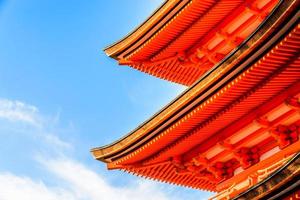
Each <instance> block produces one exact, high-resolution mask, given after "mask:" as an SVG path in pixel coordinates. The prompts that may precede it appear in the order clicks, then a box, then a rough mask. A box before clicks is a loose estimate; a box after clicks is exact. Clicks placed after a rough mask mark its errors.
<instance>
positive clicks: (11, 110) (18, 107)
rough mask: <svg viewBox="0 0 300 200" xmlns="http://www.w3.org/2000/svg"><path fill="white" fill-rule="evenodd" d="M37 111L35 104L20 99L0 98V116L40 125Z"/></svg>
mask: <svg viewBox="0 0 300 200" xmlns="http://www.w3.org/2000/svg"><path fill="white" fill-rule="evenodd" d="M37 113H38V109H37V108H36V107H35V106H32V105H28V104H26V103H24V102H21V101H13V100H8V99H0V118H3V119H7V120H10V121H13V122H23V123H26V124H29V125H33V126H36V127H40V126H41V121H40V119H39V117H38V114H37Z"/></svg>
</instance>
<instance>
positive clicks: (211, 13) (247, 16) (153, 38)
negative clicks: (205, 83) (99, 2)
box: [105, 0, 279, 86]
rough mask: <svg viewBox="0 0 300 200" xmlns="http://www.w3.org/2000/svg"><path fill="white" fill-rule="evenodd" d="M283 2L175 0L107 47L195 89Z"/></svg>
mask: <svg viewBox="0 0 300 200" xmlns="http://www.w3.org/2000/svg"><path fill="white" fill-rule="evenodd" d="M278 2H279V0H255V1H249V0H246V1H245V0H220V1H215V0H169V1H166V2H165V3H164V4H163V5H162V6H161V7H160V8H159V9H158V10H157V11H156V12H155V13H154V14H153V15H152V16H151V17H150V18H149V19H147V20H146V21H145V22H144V23H143V24H142V25H141V26H140V27H138V28H137V29H136V30H135V31H134V32H132V33H131V34H129V35H128V36H127V37H125V38H124V39H122V40H121V41H119V42H117V43H115V44H114V45H112V46H110V47H108V48H106V49H105V52H106V53H107V55H109V56H111V57H113V58H115V59H116V60H117V61H118V62H119V63H120V64H121V65H129V66H131V67H133V68H135V69H137V70H140V71H142V72H146V73H148V74H151V75H153V76H156V77H159V78H162V79H166V80H168V81H172V82H176V83H180V84H183V85H188V86H189V85H191V84H193V83H194V82H195V81H196V80H198V79H199V78H200V77H201V76H203V75H204V74H205V73H206V72H207V71H208V70H210V69H211V68H212V67H213V66H215V65H216V64H218V63H219V62H220V61H222V60H223V59H225V58H226V57H227V56H228V55H229V54H230V53H231V52H232V51H233V50H234V49H236V48H238V47H239V46H240V45H241V44H242V43H243V42H244V41H245V40H246V39H247V38H248V37H249V36H250V35H251V34H252V33H253V32H254V31H255V30H256V29H257V27H258V26H259V25H260V24H261V23H262V22H263V21H264V20H265V19H266V17H267V16H268V15H269V13H270V12H271V11H272V10H273V9H274V7H275V6H276V5H277V3H278Z"/></svg>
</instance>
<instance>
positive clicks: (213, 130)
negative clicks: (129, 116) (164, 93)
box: [91, 0, 300, 200]
mask: <svg viewBox="0 0 300 200" xmlns="http://www.w3.org/2000/svg"><path fill="white" fill-rule="evenodd" d="M299 4H300V0H251V1H250V0H219V1H216V0H166V1H164V3H163V4H162V5H161V7H159V8H158V9H157V10H156V11H155V12H154V13H153V14H152V15H151V16H150V17H149V18H148V19H147V20H146V21H145V22H144V23H143V24H141V25H140V26H139V27H138V28H137V29H136V30H134V31H133V32H132V33H130V34H129V35H127V36H126V37H125V38H123V39H122V40H120V41H119V42H117V43H115V44H113V45H111V46H109V47H108V48H106V49H105V53H106V54H107V55H108V56H110V57H112V58H114V59H115V60H117V61H118V63H119V64H120V65H128V66H130V67H132V68H134V69H136V70H139V71H142V72H144V73H148V74H149V75H152V76H156V77H158V78H161V79H165V80H167V81H171V82H175V83H179V84H183V85H186V86H188V88H187V89H186V90H185V91H184V92H183V93H182V94H181V95H179V96H178V97H177V98H176V99H174V100H173V101H172V102H170V103H169V104H168V105H166V106H165V107H164V108H163V109H161V110H160V111H159V112H158V113H157V114H155V115H154V116H152V117H151V118H150V119H149V120H147V121H146V122H144V123H143V124H141V125H140V126H138V127H137V128H136V129H135V130H133V131H132V132H130V133H129V134H127V135H125V136H124V137H123V138H121V139H119V140H118V141H115V142H114V143H112V144H109V145H107V146H104V147H98V148H94V149H92V150H91V152H92V154H93V156H94V158H95V159H97V160H100V161H102V162H105V163H106V164H107V167H108V169H121V170H124V171H126V172H129V173H132V174H135V175H139V176H142V177H144V178H149V179H153V180H157V181H161V182H166V183H170V184H176V185H180V186H186V187H191V188H194V189H199V190H207V191H212V192H215V193H216V195H215V196H214V197H212V198H211V199H288V200H289V199H300V189H299V187H300V153H299V152H300V140H299V137H300V56H299V54H300V24H299V16H300V11H299V10H300V9H299V8H300V5H299Z"/></svg>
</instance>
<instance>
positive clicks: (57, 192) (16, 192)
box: [0, 173, 75, 200]
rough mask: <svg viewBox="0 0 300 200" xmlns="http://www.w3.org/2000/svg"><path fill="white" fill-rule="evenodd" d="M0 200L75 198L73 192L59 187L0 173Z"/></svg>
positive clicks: (70, 199) (64, 199) (60, 199)
mask: <svg viewBox="0 0 300 200" xmlns="http://www.w3.org/2000/svg"><path fill="white" fill-rule="evenodd" d="M0 199H1V200H20V199H22V200H75V197H74V196H73V194H71V193H70V192H69V191H66V190H63V189H61V188H50V187H47V186H45V184H44V183H43V182H41V181H33V180H32V179H30V178H28V177H19V176H16V175H14V174H11V173H0Z"/></svg>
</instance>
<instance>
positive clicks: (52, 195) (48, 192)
mask: <svg viewBox="0 0 300 200" xmlns="http://www.w3.org/2000/svg"><path fill="white" fill-rule="evenodd" d="M0 120H2V123H3V122H4V123H5V124H8V125H9V126H12V127H14V128H15V129H17V130H19V129H20V127H19V125H20V123H21V124H22V125H23V124H25V125H26V126H21V127H22V133H23V132H28V134H26V135H25V136H26V137H32V138H36V137H37V136H38V138H39V140H38V141H39V142H38V143H33V144H31V145H30V146H31V148H32V149H33V150H34V151H32V150H30V152H31V154H32V152H33V154H34V155H29V156H31V157H33V158H35V159H34V160H35V161H36V162H33V163H30V165H32V166H35V169H36V168H39V169H42V174H43V177H42V176H41V177H39V179H33V178H32V177H30V176H29V175H25V176H20V175H17V174H15V173H13V172H12V171H7V170H6V171H5V172H3V171H2V172H1V171H0V200H20V199H22V200H106V199H109V200H140V199H143V200H168V199H169V198H168V197H167V195H166V194H165V193H164V190H163V189H161V188H159V187H158V186H157V185H156V184H154V183H149V181H136V182H132V183H130V184H128V185H125V186H123V187H119V186H116V185H114V184H113V183H110V182H109V181H107V180H106V179H105V178H104V177H103V176H101V175H100V171H99V172H95V171H93V170H92V169H90V168H89V167H87V165H86V164H84V163H81V162H79V161H75V159H73V158H72V157H70V155H68V154H69V153H68V152H67V151H66V150H67V149H66V148H58V147H68V146H71V144H69V143H68V142H65V141H64V140H61V139H60V138H59V137H58V136H57V134H55V131H56V129H55V128H49V127H51V124H54V125H53V126H55V125H56V124H57V121H58V120H59V119H58V117H57V116H55V117H54V118H49V117H48V118H47V117H45V116H43V115H41V114H40V113H39V110H38V108H37V107H35V106H32V105H30V104H26V103H24V102H21V101H12V100H8V99H0ZM3 120H4V121H3ZM5 120H6V121H7V120H8V121H9V122H12V123H7V122H5ZM0 122H1V121H0ZM28 125H29V126H28ZM53 132H54V133H53ZM0 134H1V133H0ZM41 143H42V144H41ZM35 145H36V146H35ZM38 145H41V146H42V147H43V148H42V149H41V148H38V147H39V146H38ZM45 149H46V151H43V150H45ZM12 153H13V152H12ZM27 153H28V152H27V151H26V150H22V154H24V155H26V154H27ZM36 155H39V156H38V158H36ZM10 156H13V155H10ZM2 160H3V159H2ZM99 164H100V163H99ZM27 165H29V164H28V163H27ZM24 167H25V168H27V169H29V170H30V169H31V167H30V166H24ZM40 173H41V172H40ZM23 174H24V173H23ZM25 174H26V173H25ZM28 174H35V173H34V172H32V171H30V172H29V173H28ZM45 177H50V178H51V185H49V181H48V180H47V179H46V178H45ZM120 178H122V177H120ZM172 199H174V198H172Z"/></svg>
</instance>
